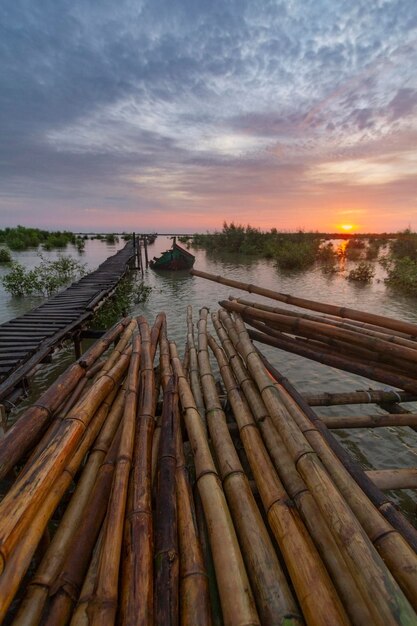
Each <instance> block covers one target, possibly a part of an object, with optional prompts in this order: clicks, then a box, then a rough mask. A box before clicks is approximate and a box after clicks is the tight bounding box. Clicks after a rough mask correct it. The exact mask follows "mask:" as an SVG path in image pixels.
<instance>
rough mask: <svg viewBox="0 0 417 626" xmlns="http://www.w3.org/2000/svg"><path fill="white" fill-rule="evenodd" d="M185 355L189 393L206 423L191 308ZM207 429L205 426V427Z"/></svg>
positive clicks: (188, 308) (188, 309) (189, 307)
mask: <svg viewBox="0 0 417 626" xmlns="http://www.w3.org/2000/svg"><path fill="white" fill-rule="evenodd" d="M187 353H188V355H189V366H188V376H189V379H190V386H191V391H192V392H193V396H194V399H195V403H196V406H197V410H198V412H199V413H200V415H201V419H202V420H203V424H205V423H206V420H205V416H206V409H205V406H204V400H203V394H202V392H201V386H200V373H199V369H198V360H197V351H196V349H195V342H194V327H193V313H192V307H191V305H189V306H188V307H187ZM205 428H207V426H205Z"/></svg>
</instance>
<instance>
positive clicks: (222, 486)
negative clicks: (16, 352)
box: [0, 271, 417, 626]
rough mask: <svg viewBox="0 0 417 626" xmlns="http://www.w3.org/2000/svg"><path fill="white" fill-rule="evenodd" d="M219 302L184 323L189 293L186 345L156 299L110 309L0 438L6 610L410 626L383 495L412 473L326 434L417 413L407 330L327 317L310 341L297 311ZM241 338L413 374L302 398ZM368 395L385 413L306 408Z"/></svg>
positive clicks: (414, 573) (48, 618) (1, 572)
mask: <svg viewBox="0 0 417 626" xmlns="http://www.w3.org/2000/svg"><path fill="white" fill-rule="evenodd" d="M193 273H194V274H195V275H196V276H198V275H199V273H198V272H197V271H194V272H193ZM210 276H211V275H205V276H204V277H205V278H209V277H210ZM213 278H215V277H210V279H213ZM224 280H225V279H224ZM234 286H236V285H234ZM239 289H242V287H241V286H240V287H239ZM305 304H306V303H305V302H304V304H303V306H305ZM222 305H223V306H222V308H221V309H220V310H219V311H217V312H215V313H212V315H211V316H209V313H208V309H206V308H203V309H202V310H201V311H200V315H199V319H198V322H197V324H195V323H194V322H193V317H192V311H191V307H188V311H187V342H186V349H185V353H184V356H183V358H180V356H179V353H178V349H177V346H176V344H175V343H174V342H171V341H169V336H168V335H169V332H168V328H167V323H166V318H165V315H164V314H163V313H160V314H159V315H158V316H157V317H156V319H155V321H154V323H153V325H152V326H150V325H149V324H148V322H147V320H146V319H145V318H144V317H142V316H140V317H138V318H136V319H130V318H126V319H124V320H121V321H120V322H119V323H118V324H116V325H115V326H114V327H113V328H112V329H110V330H109V331H108V332H107V333H106V334H105V335H104V336H103V337H102V338H100V339H99V340H98V341H97V342H96V343H95V344H94V345H93V346H92V347H91V348H89V350H88V351H87V352H86V353H85V354H84V355H82V356H81V357H80V358H79V359H78V360H77V361H76V362H75V363H74V364H72V365H71V366H70V367H69V368H68V370H67V371H66V372H64V374H62V375H61V377H60V378H59V379H58V380H57V381H56V382H55V383H53V384H52V386H51V387H50V388H49V389H48V390H47V391H46V392H44V393H43V395H42V396H41V397H40V398H39V399H38V401H37V402H35V404H34V405H33V406H31V407H29V408H27V409H25V410H24V411H23V413H22V414H21V416H20V417H19V419H18V420H17V421H16V422H15V424H13V425H12V426H11V427H10V429H9V430H8V431H7V432H6V434H5V436H4V437H3V438H2V439H0V478H1V480H2V483H1V484H2V488H3V499H2V501H1V502H0V598H1V602H0V616H1V617H0V620H1V621H2V623H5V624H13V626H24V625H25V626H29V625H33V626H35V625H38V624H39V625H40V624H41V625H46V626H55V625H59V626H62V625H65V624H71V625H72V626H81V625H83V626H87V625H88V626H90V625H97V626H98V625H100V626H101V625H103V624H104V625H110V624H116V623H117V624H123V625H129V626H130V625H133V624H135V625H137V624H140V625H143V626H145V625H150V626H152V625H158V626H159V625H160V626H162V625H163V626H165V625H170V624H172V625H175V626H176V625H179V624H181V625H184V626H191V625H192V626H200V625H201V626H209V625H211V624H213V625H219V626H220V625H222V624H224V625H225V626H255V625H260V624H262V625H263V624H265V625H267V626H276V625H283V626H284V625H286V626H290V625H292V626H301V625H302V624H308V625H312V626H322V625H324V626H326V625H328V626H338V625H346V626H347V625H349V624H351V625H359V626H369V625H371V624H372V625H374V624H376V625H381V626H382V625H384V626H385V625H387V624H388V625H394V624H395V625H404V626H405V625H411V624H416V623H417V613H416V611H417V555H416V550H417V530H416V528H415V527H414V526H413V525H412V524H411V523H410V522H409V521H408V520H407V519H406V518H405V517H404V516H403V515H402V514H401V513H400V512H399V511H398V509H397V508H396V507H395V506H394V505H393V503H392V502H391V500H390V499H389V498H388V497H387V496H386V495H385V494H384V493H383V491H381V489H391V488H405V487H408V488H409V487H412V488H415V486H416V484H417V479H416V474H417V470H416V468H409V469H408V470H406V471H400V470H398V471H396V472H392V471H389V470H380V471H373V472H364V471H363V470H362V469H361V467H360V466H359V464H358V463H357V462H356V461H355V460H354V459H353V458H352V457H351V456H350V455H349V454H348V453H347V452H346V450H345V449H344V448H343V447H342V446H341V445H340V443H339V441H338V440H337V439H336V438H335V436H334V435H333V434H332V432H331V431H332V430H333V429H338V428H363V427H366V428H376V427H386V426H392V425H395V426H397V425H398V426H401V427H405V428H413V429H415V428H416V427H417V420H416V417H417V416H416V415H415V414H413V413H409V412H407V410H406V409H405V408H404V407H403V405H402V404H401V403H403V402H409V401H411V400H414V399H415V398H416V396H415V393H416V391H415V389H414V382H410V381H414V373H413V372H414V369H415V368H414V363H415V360H414V357H413V355H412V350H414V349H415V348H413V347H412V346H413V343H414V341H415V339H414V337H415V336H417V328H416V327H414V328H412V325H409V324H408V325H407V328H405V326H403V327H402V328H400V327H399V326H397V328H395V329H393V328H392V326H393V320H389V319H388V318H381V317H380V316H379V319H378V324H377V326H378V329H376V328H375V323H374V322H375V321H376V320H373V321H372V322H371V321H369V320H367V321H363V322H362V321H361V320H357V319H355V318H354V317H349V316H348V315H347V314H345V315H343V316H340V315H339V316H336V315H335V312H334V311H332V312H331V313H330V315H328V314H326V317H325V319H326V321H323V319H320V321H317V324H320V326H315V327H314V328H315V329H316V330H317V335H316V336H315V337H314V339H312V338H311V336H310V333H311V325H310V324H308V325H307V326H305V324H304V320H307V318H304V317H303V316H302V315H300V316H298V317H297V319H299V322H298V324H296V325H295V326H294V321H293V320H294V319H295V318H294V317H292V316H291V315H290V314H288V312H286V313H285V314H284V313H283V312H279V313H278V312H277V311H270V310H269V309H268V308H267V307H266V306H265V305H261V304H259V303H258V304H256V303H252V302H251V303H250V304H247V303H243V302H239V301H238V300H237V299H236V298H233V299H231V300H228V301H224V302H223V303H222ZM241 307H243V308H241ZM265 314H267V315H265ZM354 315H356V318H357V317H358V316H359V312H356V313H354ZM366 315H367V314H364V316H366ZM271 316H274V317H271ZM342 317H343V319H344V320H347V319H349V324H348V325H349V329H346V326H341V325H340V323H339V322H340V319H341V318H342ZM287 318H290V319H287ZM339 318H340V319H339ZM307 321H309V322H312V321H314V320H311V319H309V318H308V320H307ZM354 321H356V322H358V323H356V324H355V323H353V322H354ZM245 322H246V323H247V324H250V325H251V327H252V328H256V330H250V329H249V330H248V328H247V327H246V325H245ZM255 324H256V325H257V326H255ZM362 324H365V326H363V325H362ZM398 324H400V323H399V322H398ZM184 325H185V320H184ZM259 325H260V326H261V329H259V328H258V326H259ZM325 326H326V328H327V327H329V328H331V329H333V330H334V329H336V330H338V332H339V330H348V331H349V333H352V334H355V335H358V336H360V337H362V338H363V339H364V338H366V341H365V339H364V341H363V342H359V340H358V338H357V337H356V336H355V337H353V336H352V335H350V334H343V335H339V334H338V335H337V339H335V334H334V335H330V334H329V333H327V334H326V333H325V332H324V330H323V327H325ZM371 326H372V328H371ZM318 329H319V330H320V332H318ZM382 329H385V330H387V329H389V332H385V337H384V338H382V337H380V335H381V334H382V335H383V334H384V330H382ZM268 331H270V332H268ZM272 331H273V332H272ZM294 331H297V334H295V335H294V334H293V333H294ZM365 331H366V332H365ZM410 331H411V332H410ZM254 333H256V339H258V338H259V335H262V337H261V339H262V340H264V341H265V342H268V343H271V341H275V340H276V339H277V336H279V337H278V338H279V341H280V342H289V345H290V346H292V345H293V343H291V342H294V343H296V344H297V346H298V343H301V344H302V347H303V349H306V346H305V345H304V344H305V343H306V342H307V343H308V342H312V343H308V349H309V350H310V351H311V352H313V353H314V354H317V355H322V354H324V355H325V356H326V358H330V356H333V357H334V356H335V355H334V354H333V352H337V355H338V356H339V359H340V361H339V362H338V367H340V368H342V365H343V369H346V370H347V371H351V369H352V368H353V366H354V367H355V368H356V369H357V368H358V367H359V365H361V366H362V367H365V366H366V362H367V353H366V352H363V351H364V350H368V346H367V345H365V344H367V342H368V341H372V342H375V344H376V346H377V347H378V349H379V350H380V354H381V356H384V359H382V358H381V359H380V360H379V362H378V366H377V365H374V364H372V365H370V366H369V367H371V368H373V370H372V371H373V372H374V371H377V374H378V376H379V378H383V377H386V376H387V377H390V376H391V377H392V376H395V377H396V380H397V382H400V380H401V381H402V382H403V383H404V384H406V385H407V388H406V387H405V386H398V390H397V389H394V390H392V391H387V390H378V389H375V390H364V391H359V392H345V393H338V394H315V395H314V396H312V395H311V394H310V395H306V394H304V395H301V394H300V393H299V392H298V391H297V390H296V389H295V388H294V387H293V386H292V385H291V383H290V382H289V381H288V380H287V379H286V378H284V377H283V376H282V375H281V374H280V372H279V371H277V370H276V368H275V367H274V366H273V365H272V364H271V363H270V362H269V361H267V360H266V358H265V356H264V355H263V354H262V353H261V352H260V351H259V349H258V348H257V347H256V346H255V345H254V344H253V342H252V340H251V337H250V335H251V334H252V335H253V334H254ZM369 333H371V334H369ZM372 333H373V334H372ZM281 335H282V337H281ZM330 336H331V338H332V339H335V341H336V340H337V341H340V342H342V343H343V346H344V348H346V351H347V352H349V355H348V356H347V355H346V356H345V353H341V352H339V347H340V346H339V344H331V343H330V344H329V343H327V339H328V338H329V337H330ZM394 338H396V339H399V341H398V342H397V341H394ZM381 341H383V342H385V343H386V344H389V345H390V346H395V347H396V350H395V351H391V352H390V351H385V350H383V347H382V346H381V344H380V343H379V342H381ZM318 344H320V345H318ZM321 344H323V345H321ZM282 345H283V344H282V343H280V345H279V348H280V349H282ZM285 345H286V344H285ZM415 345H416V346H417V343H416V344H415ZM336 346H337V347H336ZM375 349H376V348H375ZM397 349H398V350H400V352H401V356H400V352H398V351H397ZM416 353H417V349H416ZM308 354H309V355H310V352H308ZM341 354H342V355H343V357H342V356H341ZM309 358H311V356H309ZM320 358H321V357H320ZM345 360H346V362H345ZM342 361H343V363H342ZM352 363H353V364H354V365H353V364H352ZM214 371H217V372H220V377H221V381H219V380H216V378H215V374H214ZM368 373H370V372H368ZM379 378H376V379H375V380H379ZM364 402H367V403H375V404H379V405H380V406H384V407H387V409H388V411H389V412H388V413H387V414H384V415H377V416H372V415H371V416H361V415H358V416H327V417H326V418H324V419H323V418H319V417H318V415H317V413H316V412H315V409H314V408H313V407H317V406H324V405H326V406H343V405H344V404H348V403H351V404H363V403H364Z"/></svg>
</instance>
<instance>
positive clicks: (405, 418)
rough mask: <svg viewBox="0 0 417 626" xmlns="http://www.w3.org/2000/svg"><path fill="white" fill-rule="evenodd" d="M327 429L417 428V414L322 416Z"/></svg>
mask: <svg viewBox="0 0 417 626" xmlns="http://www.w3.org/2000/svg"><path fill="white" fill-rule="evenodd" d="M320 419H321V421H322V422H323V423H324V424H326V426H327V428H330V429H332V430H334V429H338V428H383V427H387V426H391V427H393V426H410V427H414V428H416V427H417V414H416V413H404V414H403V413H393V414H390V415H322V416H321V417H320Z"/></svg>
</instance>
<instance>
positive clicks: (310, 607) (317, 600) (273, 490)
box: [210, 341, 369, 624]
mask: <svg viewBox="0 0 417 626" xmlns="http://www.w3.org/2000/svg"><path fill="white" fill-rule="evenodd" d="M210 347H212V348H213V350H214V351H215V354H216V357H217V358H218V362H219V366H220V368H221V374H222V377H223V381H224V382H225V384H226V388H227V390H228V397H229V400H230V402H231V405H232V408H233V412H234V415H235V417H236V419H237V422H238V426H239V432H240V436H241V440H242V443H243V445H244V448H245V451H246V454H247V456H248V460H249V463H250V467H251V469H252V472H253V475H254V477H255V481H256V485H257V486H258V487H259V494H260V496H261V499H262V502H263V504H264V507H265V511H266V513H267V516H268V521H269V523H270V526H271V528H272V530H273V532H274V535H275V538H276V539H277V542H278V545H279V547H280V549H281V552H282V556H283V558H284V562H285V564H286V566H287V569H288V572H289V574H290V577H291V581H292V583H293V586H294V589H295V592H296V594H297V596H298V599H299V602H300V604H301V607H302V610H303V615H304V617H305V618H306V621H307V623H308V624H326V623H328V624H339V623H350V622H349V620H348V618H347V616H346V613H345V611H344V609H343V608H342V606H341V604H340V600H339V598H338V596H337V593H336V591H335V589H334V587H333V585H332V583H331V581H330V578H329V576H328V573H327V571H326V569H325V568H324V566H323V563H322V561H321V559H320V556H319V554H318V553H317V551H316V549H315V547H314V545H313V543H312V542H311V540H310V538H309V536H308V534H307V532H306V530H305V528H304V526H303V523H302V521H301V519H300V518H299V517H298V515H297V512H296V510H295V509H294V505H293V504H292V503H291V501H290V499H289V498H288V495H287V494H286V492H285V490H284V488H283V486H282V484H281V482H280V481H279V479H278V476H277V475H276V473H275V471H274V469H273V466H272V464H271V462H270V460H269V457H268V455H267V453H266V450H265V449H264V448H263V444H262V442H261V439H260V436H259V433H258V430H257V428H256V426H255V423H254V421H253V417H252V415H251V413H250V411H249V409H248V406H247V404H246V403H245V401H244V400H243V398H242V397H241V396H240V393H239V391H238V388H237V386H236V383H235V381H234V379H233V376H232V375H231V372H230V370H229V369H228V365H227V363H226V360H225V358H224V356H223V355H222V352H221V351H220V350H219V348H218V347H217V346H216V344H215V342H214V341H211V342H210ZM295 554H300V555H301V554H302V555H303V557H302V558H303V568H302V570H300V568H299V567H298V566H297V563H298V560H297V559H295V560H294V555H295ZM343 565H345V564H344V563H343ZM346 578H347V577H346V576H345V579H346ZM345 582H346V584H347V581H345ZM313 589H314V593H312V591H313ZM355 599H358V600H359V601H360V602H361V603H362V604H363V601H362V600H361V599H360V596H359V594H358V592H357V590H356V596H355ZM272 623H278V622H272ZM362 623H363V624H365V622H364V621H363V622H362ZM368 623H369V622H368Z"/></svg>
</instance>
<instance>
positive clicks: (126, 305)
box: [92, 272, 152, 328]
mask: <svg viewBox="0 0 417 626" xmlns="http://www.w3.org/2000/svg"><path fill="white" fill-rule="evenodd" d="M135 276H136V274H135V273H133V272H131V273H130V274H129V275H128V276H126V277H125V278H124V279H123V280H121V281H120V283H119V284H118V285H117V287H116V289H115V292H114V294H113V296H112V297H111V298H109V300H107V302H105V304H104V305H103V306H102V307H101V308H100V309H99V310H98V311H97V313H96V314H95V315H94V318H93V320H92V326H93V327H95V328H108V327H109V326H111V325H112V324H114V323H115V322H117V320H119V319H120V318H121V317H123V316H125V315H127V314H128V313H129V312H130V311H131V309H132V308H133V307H134V306H135V305H136V304H140V303H143V302H146V300H148V298H149V296H150V293H151V291H152V287H148V286H146V285H145V284H144V283H143V282H139V283H138V282H136V280H135Z"/></svg>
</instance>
